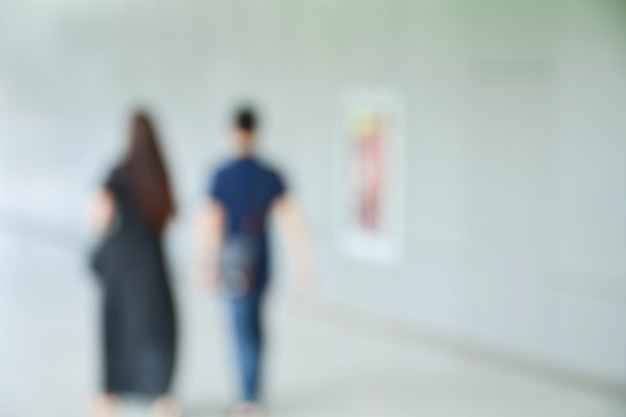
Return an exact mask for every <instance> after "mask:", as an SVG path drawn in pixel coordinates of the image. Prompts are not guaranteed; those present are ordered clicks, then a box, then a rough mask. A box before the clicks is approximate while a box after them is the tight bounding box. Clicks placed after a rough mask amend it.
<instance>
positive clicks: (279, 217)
mask: <svg viewBox="0 0 626 417" xmlns="http://www.w3.org/2000/svg"><path fill="white" fill-rule="evenodd" d="M272 209H273V210H272V211H273V216H274V221H275V223H276V225H277V227H278V230H279V232H280V234H281V235H282V237H283V239H284V240H285V243H286V245H285V246H286V247H287V251H288V252H289V255H290V257H291V260H292V264H293V266H294V269H295V273H296V277H297V278H298V279H299V280H300V281H301V282H302V284H304V285H306V286H311V285H312V284H314V283H315V280H316V278H317V270H316V265H315V255H314V253H313V248H312V244H311V238H310V234H309V230H308V228H307V225H306V221H305V217H304V213H303V211H302V209H301V208H300V206H299V204H298V203H297V201H296V200H295V199H294V198H293V197H291V196H290V195H289V194H287V193H284V194H283V195H281V196H280V197H279V198H277V199H276V201H275V203H274V205H273V207H272Z"/></svg>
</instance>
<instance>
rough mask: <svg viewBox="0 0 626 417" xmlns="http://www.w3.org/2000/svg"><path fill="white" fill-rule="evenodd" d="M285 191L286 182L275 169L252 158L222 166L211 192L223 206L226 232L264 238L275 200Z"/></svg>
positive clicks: (214, 179) (213, 182)
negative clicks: (269, 214)
mask: <svg viewBox="0 0 626 417" xmlns="http://www.w3.org/2000/svg"><path fill="white" fill-rule="evenodd" d="M285 191H286V187H285V183H284V181H283V179H282V177H281V176H280V175H279V174H278V173H277V172H276V171H275V170H274V169H272V168H271V167H269V166H267V165H266V164H264V163H262V162H261V161H259V160H258V159H256V158H254V157H249V158H243V159H235V160H233V161H231V162H229V163H227V164H225V165H224V166H223V167H221V168H220V169H219V170H218V171H217V173H216V174H215V176H214V178H213V181H212V183H211V185H210V190H209V194H210V195H211V196H212V197H213V198H215V199H217V200H219V201H220V202H221V203H222V204H223V205H224V208H225V211H226V232H227V234H229V235H245V236H250V237H258V238H261V239H262V240H265V238H266V235H267V217H268V213H269V211H270V208H271V206H272V203H273V202H274V201H275V199H276V198H277V197H280V196H281V195H282V194H283V193H284V192H285Z"/></svg>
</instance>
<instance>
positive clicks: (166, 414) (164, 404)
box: [152, 395, 181, 417]
mask: <svg viewBox="0 0 626 417" xmlns="http://www.w3.org/2000/svg"><path fill="white" fill-rule="evenodd" d="M152 412H153V414H154V416H155V417H180V415H181V412H180V407H179V406H178V403H177V402H176V401H175V400H174V399H173V398H172V397H171V396H169V395H162V396H160V397H158V398H157V399H156V400H155V401H154V404H153V406H152Z"/></svg>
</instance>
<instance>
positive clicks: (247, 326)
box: [229, 288, 265, 402]
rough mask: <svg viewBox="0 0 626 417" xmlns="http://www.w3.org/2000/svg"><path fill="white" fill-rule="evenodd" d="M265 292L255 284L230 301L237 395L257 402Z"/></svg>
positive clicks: (248, 400)
mask: <svg viewBox="0 0 626 417" xmlns="http://www.w3.org/2000/svg"><path fill="white" fill-rule="evenodd" d="M264 293H265V291H264V290H263V289H262V288H256V289H254V290H253V291H252V292H250V293H248V294H246V295H244V296H243V297H238V298H234V299H231V300H230V301H229V302H230V308H231V316H232V321H233V329H234V336H235V342H236V345H237V357H238V362H239V373H240V381H241V398H240V399H241V401H245V402H258V401H259V398H260V391H261V368H262V367H261V365H262V364H261V361H262V354H263V341H264V337H263V323H262V308H263V299H264Z"/></svg>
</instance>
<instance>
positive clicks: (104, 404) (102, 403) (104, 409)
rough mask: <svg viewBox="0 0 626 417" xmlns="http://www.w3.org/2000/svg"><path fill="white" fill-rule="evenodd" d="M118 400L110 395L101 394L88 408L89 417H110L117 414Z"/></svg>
mask: <svg viewBox="0 0 626 417" xmlns="http://www.w3.org/2000/svg"><path fill="white" fill-rule="evenodd" d="M118 406H119V399H118V398H117V396H116V395H114V394H110V393H101V394H100V395H98V397H96V399H95V400H94V402H93V404H92V405H91V407H90V410H89V415H91V416H93V417H112V416H114V415H115V413H116V412H117V409H118Z"/></svg>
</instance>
